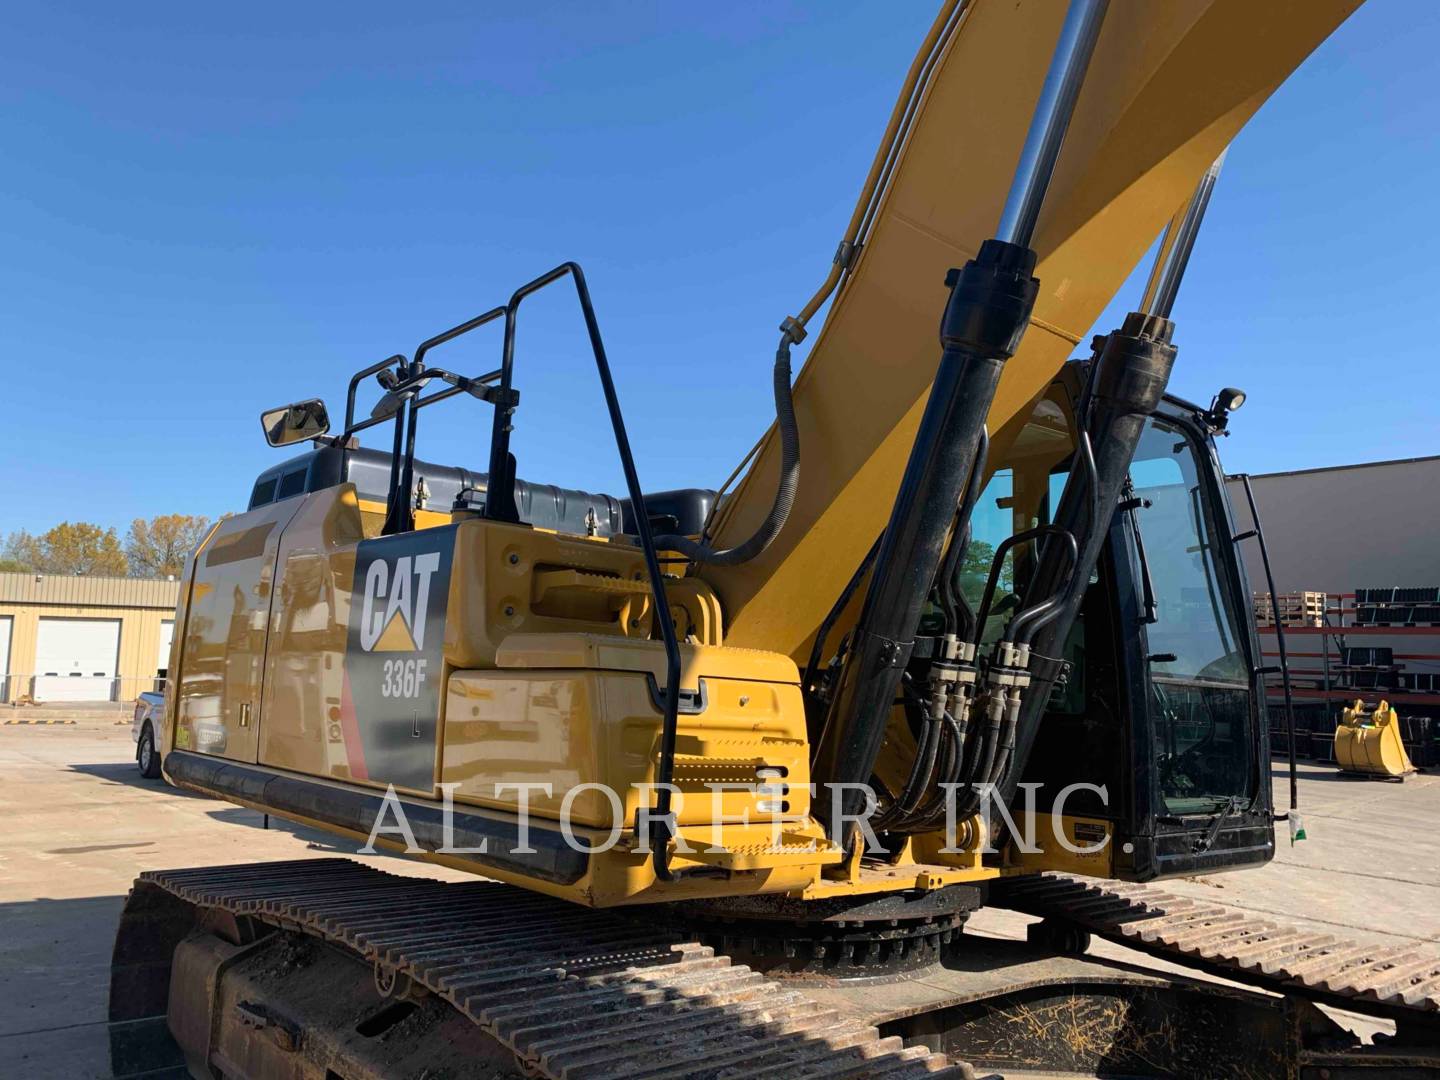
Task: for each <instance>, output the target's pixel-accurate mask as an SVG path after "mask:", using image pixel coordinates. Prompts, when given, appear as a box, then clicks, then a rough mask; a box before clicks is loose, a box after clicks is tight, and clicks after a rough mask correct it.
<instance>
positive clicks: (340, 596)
mask: <svg viewBox="0 0 1440 1080" xmlns="http://www.w3.org/2000/svg"><path fill="white" fill-rule="evenodd" d="M361 539H363V527H362V518H361V508H360V506H359V504H358V502H357V501H356V498H355V487H354V485H353V484H343V485H341V486H339V487H334V488H327V489H325V490H324V491H317V492H316V493H315V494H313V495H311V496H309V497H308V498H307V499H306V500H305V502H304V504H303V505H302V506H301V507H300V509H299V510H298V511H297V512H296V514H295V517H294V518H293V519H292V520H291V522H290V527H289V528H288V529H286V531H285V536H284V538H283V540H282V541H281V545H280V552H279V565H278V570H277V574H276V589H277V595H278V596H279V597H280V603H278V604H277V605H276V608H275V613H274V617H273V619H272V620H271V624H270V647H269V650H268V655H267V658H266V672H265V698H264V701H265V708H264V715H265V719H264V722H263V724H262V725H261V729H260V756H259V760H260V763H261V764H264V765H273V766H275V767H276V768H280V769H290V770H293V771H295V772H301V773H308V774H310V775H312V776H328V777H333V778H335V779H349V778H350V770H349V767H348V764H347V761H346V753H345V740H344V734H343V732H342V730H341V724H340V703H341V694H342V687H343V685H344V681H345V647H346V639H347V635H348V628H349V624H350V595H351V588H352V584H353V581H354V578H355V548H356V546H357V545H358V544H359V543H360V541H361Z"/></svg>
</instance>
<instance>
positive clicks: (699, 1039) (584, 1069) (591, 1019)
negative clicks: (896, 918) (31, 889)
mask: <svg viewBox="0 0 1440 1080" xmlns="http://www.w3.org/2000/svg"><path fill="white" fill-rule="evenodd" d="M144 886H150V887H154V888H158V889H161V890H164V891H165V892H168V893H170V894H173V895H174V896H176V897H179V898H180V899H182V900H184V901H187V902H188V903H190V904H193V905H196V906H197V907H199V908H216V909H223V910H224V911H227V912H230V913H231V914H233V915H235V916H240V917H248V918H252V919H256V920H259V921H260V922H263V923H267V924H269V925H271V926H274V927H277V928H280V929H283V930H288V931H297V930H298V931H301V932H303V933H305V934H308V935H310V936H313V937H316V938H319V939H323V940H324V941H327V942H330V943H332V944H335V945H338V946H343V947H344V948H346V949H349V950H351V951H352V952H353V953H355V954H358V955H359V956H360V957H362V958H363V959H365V960H367V961H369V962H371V963H372V964H373V965H374V966H375V972H376V980H377V985H381V986H384V987H385V989H387V990H389V991H390V992H392V993H394V994H397V995H400V994H404V993H407V992H411V990H410V988H411V987H423V988H424V989H425V990H427V991H429V992H430V993H432V994H435V995H438V996H439V997H441V998H443V999H445V1000H446V1001H448V1002H450V1003H451V1004H452V1005H453V1006H454V1007H455V1008H456V1009H457V1010H459V1012H461V1013H462V1014H463V1015H465V1016H466V1017H468V1018H469V1019H470V1020H471V1021H473V1022H474V1023H475V1024H477V1025H479V1026H480V1027H481V1028H482V1029H483V1030H485V1031H486V1032H487V1033H488V1034H489V1035H490V1036H492V1037H493V1038H495V1039H496V1040H497V1041H499V1042H500V1043H501V1044H502V1045H504V1046H505V1047H507V1048H508V1049H510V1050H511V1051H513V1053H514V1054H515V1056H516V1058H517V1060H518V1061H519V1062H520V1063H521V1064H522V1066H523V1067H524V1068H525V1069H526V1070H527V1071H528V1072H529V1073H531V1074H532V1075H539V1076H546V1077H553V1078H555V1080H574V1078H576V1077H582V1076H583V1077H585V1078H587V1080H590V1078H600V1077H634V1078H638V1077H653V1078H659V1077H704V1078H709V1080H739V1078H742V1077H744V1078H748V1077H757V1078H758V1077H773V1078H777V1080H790V1078H794V1080H799V1078H802V1077H876V1078H885V1080H905V1078H910V1077H945V1078H952V1080H958V1078H961V1077H971V1076H973V1075H974V1074H973V1072H972V1070H971V1069H970V1067H969V1066H968V1065H964V1064H956V1063H953V1062H951V1061H950V1060H949V1059H948V1058H945V1057H944V1056H943V1055H940V1054H936V1053H933V1052H931V1051H929V1050H927V1049H926V1048H924V1047H905V1046H904V1045H903V1043H902V1041H901V1040H900V1039H898V1038H881V1037H880V1035H879V1033H878V1032H877V1031H876V1030H875V1029H874V1028H873V1027H870V1026H868V1025H865V1024H862V1023H859V1022H857V1021H855V1020H848V1019H845V1018H843V1017H841V1016H840V1014H839V1013H838V1012H836V1011H835V1010H832V1009H828V1008H826V1007H824V1006H822V1005H820V1004H818V1003H817V1002H815V1001H813V1000H812V999H810V998H807V997H806V996H805V994H804V993H803V992H801V991H798V990H796V989H794V988H792V987H788V986H783V985H781V984H780V983H777V982H775V981H773V980H771V979H768V978H766V977H765V976H763V975H761V974H759V973H758V972H755V971H752V970H751V969H749V968H747V967H745V966H743V965H740V964H734V963H731V961H730V959H729V958H728V957H726V956H723V955H718V954H717V953H716V952H715V951H714V950H713V949H711V948H709V947H708V946H705V945H702V944H699V943H698V942H695V941H693V940H687V939H686V937H685V936H684V935H683V934H682V933H680V932H679V931H677V930H673V929H670V928H667V927H663V926H658V925H655V924H654V923H653V922H652V923H641V922H638V921H636V920H635V919H633V918H627V917H626V916H625V915H624V914H623V913H615V912H608V911H595V910H591V909H588V908H580V907H576V906H575V905H573V904H568V903H565V902H563V901H560V900H555V899H552V898H550V897H546V896H542V895H539V894H536V893H530V892H525V891H523V890H520V889H516V888H513V887H511V886H507V885H501V884H496V883H493V882H488V881H475V882H465V883H460V884H450V883H446V882H440V881H433V880H428V879H423V878H409V877H400V876H397V875H394V874H388V873H384V872H382V871H379V870H375V869H372V868H370V867H367V866H364V865H361V864H359V863H355V862H351V861H349V860H346V859H312V860H300V861H294V862H280V863H263V864H254V863H252V864H247V865H237V866H216V867H206V868H199V869H186V870H157V871H150V872H148V873H145V874H142V875H141V877H140V879H139V882H138V883H137V888H139V887H144ZM407 980H408V983H407Z"/></svg>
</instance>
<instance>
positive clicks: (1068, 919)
mask: <svg viewBox="0 0 1440 1080" xmlns="http://www.w3.org/2000/svg"><path fill="white" fill-rule="evenodd" d="M989 902H990V903H991V904H992V905H994V906H997V907H1006V908H1011V909H1013V910H1015V911H1021V912H1024V913H1026V914H1029V915H1039V916H1043V917H1045V918H1048V919H1055V920H1059V921H1061V922H1064V923H1072V924H1075V925H1077V926H1080V927H1083V928H1084V929H1086V930H1089V931H1091V932H1093V933H1096V934H1099V935H1100V936H1101V937H1104V938H1106V939H1108V940H1110V941H1114V942H1117V943H1118V944H1121V945H1126V946H1129V947H1131V948H1137V949H1141V950H1143V951H1145V952H1148V953H1150V954H1151V955H1154V956H1159V957H1162V958H1164V959H1168V960H1172V961H1174V962H1176V963H1181V964H1186V965H1189V966H1192V967H1198V968H1201V969H1203V970H1206V971H1210V972H1212V973H1213V974H1217V975H1221V976H1224V977H1227V978H1230V979H1234V980H1235V981H1237V982H1245V983H1249V984H1251V985H1255V986H1260V987H1264V988H1266V989H1269V990H1273V991H1276V992H1277V993H1283V994H1291V995H1295V996H1298V997H1306V998H1310V999H1312V1000H1316V1001H1321V1002H1324V1003H1326V1004H1330V1005H1337V1006H1339V1007H1342V1008H1347V1009H1351V1010H1353V1011H1356V1012H1366V1013H1371V1014H1376V1015H1382V1016H1386V1017H1390V1018H1392V1019H1397V1020H1400V1021H1402V1022H1404V1021H1419V1022H1421V1023H1424V1024H1427V1025H1435V1026H1436V1027H1437V1028H1440V950H1437V949H1435V948H1433V947H1426V946H1424V945H1417V944H1416V943H1414V942H1407V943H1404V944H1399V945H1373V944H1368V943H1360V942H1354V941H1346V940H1344V939H1341V938H1336V937H1335V936H1333V935H1329V934H1315V933H1312V932H1310V931H1307V930H1302V929H1300V928H1298V927H1295V926H1289V925H1286V924H1284V923H1280V922H1272V921H1270V920H1268V919H1256V918H1252V917H1251V916H1249V915H1246V914H1245V913H1243V912H1240V911H1237V910H1235V909H1234V908H1227V907H1223V906H1221V905H1220V904H1208V903H1204V902H1203V901H1199V900H1193V899H1190V898H1188V897H1182V896H1177V895H1175V894H1174V893H1168V892H1165V891H1163V890H1161V889H1158V888H1155V887H1154V886H1151V885H1135V884H1129V883H1125V882H1117V881H1106V880H1100V879H1097V878H1083V877H1071V876H1068V875H1064V874H1055V873H1045V874H1038V875H1036V876H1034V877H1024V878H1011V879H1007V880H1005V881H1003V882H998V883H996V884H995V886H993V888H992V891H991V894H990V901H989Z"/></svg>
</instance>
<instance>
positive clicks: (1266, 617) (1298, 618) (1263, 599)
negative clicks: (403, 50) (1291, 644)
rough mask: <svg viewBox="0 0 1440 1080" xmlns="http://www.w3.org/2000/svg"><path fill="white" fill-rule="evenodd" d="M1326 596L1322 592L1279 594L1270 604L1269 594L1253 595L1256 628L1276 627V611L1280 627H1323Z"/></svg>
mask: <svg viewBox="0 0 1440 1080" xmlns="http://www.w3.org/2000/svg"><path fill="white" fill-rule="evenodd" d="M1326 599H1327V598H1326V595H1325V594H1324V593H1323V592H1288V593H1279V594H1278V595H1277V596H1276V597H1275V603H1274V605H1272V604H1271V603H1270V594H1269V593H1256V594H1255V623H1256V625H1257V626H1274V625H1276V615H1277V610H1278V615H1279V624H1280V625H1281V626H1324V625H1325V602H1326Z"/></svg>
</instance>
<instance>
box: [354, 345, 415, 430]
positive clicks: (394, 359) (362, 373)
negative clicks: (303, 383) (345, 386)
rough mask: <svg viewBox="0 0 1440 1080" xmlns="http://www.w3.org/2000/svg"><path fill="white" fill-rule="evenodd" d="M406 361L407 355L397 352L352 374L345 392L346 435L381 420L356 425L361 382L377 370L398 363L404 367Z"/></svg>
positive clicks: (379, 370) (382, 369)
mask: <svg viewBox="0 0 1440 1080" xmlns="http://www.w3.org/2000/svg"><path fill="white" fill-rule="evenodd" d="M405 363H406V360H405V357H404V356H403V355H402V354H401V353H396V354H395V355H394V356H391V357H388V358H387V359H384V360H381V361H379V362H378V363H374V364H371V365H370V366H369V367H367V368H361V369H360V370H359V371H357V372H356V373H355V374H354V375H352V376H350V388H349V390H348V391H347V392H346V394H345V435H346V436H348V435H350V434H351V433H353V432H356V431H359V430H360V429H361V428H366V427H369V426H370V423H376V424H378V423H379V422H380V421H379V420H373V421H371V422H370V423H363V424H360V425H359V426H356V424H355V392H356V391H357V390H359V389H360V384H361V383H362V382H363V381H364V380H366V379H368V378H369V377H370V376H371V375H374V374H376V373H377V372H381V371H384V370H385V369H386V368H388V367H394V366H395V365H396V364H399V365H400V366H401V367H404V366H405ZM384 419H387V420H388V419H389V417H384ZM342 437H343V436H342Z"/></svg>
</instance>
